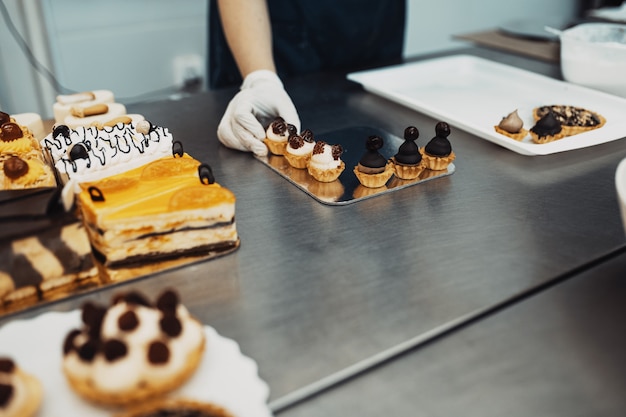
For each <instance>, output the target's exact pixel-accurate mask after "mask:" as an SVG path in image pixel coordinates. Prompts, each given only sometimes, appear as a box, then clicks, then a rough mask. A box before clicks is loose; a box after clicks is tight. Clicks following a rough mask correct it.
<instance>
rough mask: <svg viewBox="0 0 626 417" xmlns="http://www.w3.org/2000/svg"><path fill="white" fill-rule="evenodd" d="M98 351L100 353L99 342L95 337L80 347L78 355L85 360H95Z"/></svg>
mask: <svg viewBox="0 0 626 417" xmlns="http://www.w3.org/2000/svg"><path fill="white" fill-rule="evenodd" d="M96 353H98V343H97V342H96V341H95V340H93V339H89V340H87V341H86V342H85V343H83V345H82V346H80V347H79V348H78V357H80V358H81V359H82V360H83V361H85V362H91V361H93V358H94V357H95V356H96Z"/></svg>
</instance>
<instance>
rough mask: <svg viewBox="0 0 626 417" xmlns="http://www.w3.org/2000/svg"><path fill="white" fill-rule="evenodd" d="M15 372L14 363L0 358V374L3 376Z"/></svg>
mask: <svg viewBox="0 0 626 417" xmlns="http://www.w3.org/2000/svg"><path fill="white" fill-rule="evenodd" d="M14 371H15V362H13V361H12V360H11V359H9V358H0V372H1V373H3V374H12V373H13V372H14Z"/></svg>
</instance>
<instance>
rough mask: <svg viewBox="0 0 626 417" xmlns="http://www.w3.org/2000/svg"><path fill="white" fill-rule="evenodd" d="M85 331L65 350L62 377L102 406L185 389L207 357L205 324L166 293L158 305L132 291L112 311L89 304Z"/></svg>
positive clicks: (77, 332)
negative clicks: (204, 355) (179, 388)
mask: <svg viewBox="0 0 626 417" xmlns="http://www.w3.org/2000/svg"><path fill="white" fill-rule="evenodd" d="M82 322H83V327H82V328H81V329H76V330H72V331H71V332H70V333H69V334H68V335H67V336H66V338H65V342H64V345H63V373H64V374H65V376H66V378H67V381H68V382H69V384H70V386H71V387H72V389H73V390H74V391H75V392H76V393H78V394H79V395H80V396H82V397H83V398H85V399H87V400H89V401H92V402H94V403H98V404H102V405H112V406H120V405H128V404H132V403H136V402H138V401H142V400H146V399H150V398H154V397H157V396H159V395H162V394H165V393H167V392H170V391H172V390H174V389H176V388H178V387H179V386H181V385H183V384H184V383H185V382H186V381H187V380H188V379H189V378H190V377H191V375H192V374H193V373H194V371H195V370H196V368H197V367H198V365H199V364H200V361H201V359H202V356H203V353H204V345H205V335H204V330H203V326H202V324H201V323H200V322H199V321H198V320H197V319H195V318H194V317H192V316H191V314H190V313H189V311H188V310H187V308H186V307H184V306H183V305H182V304H181V303H180V301H179V299H178V295H177V293H176V292H174V291H173V290H167V291H165V292H163V293H162V294H161V295H160V296H159V297H158V299H157V300H156V302H155V303H154V304H151V303H150V302H149V301H148V300H147V299H146V298H145V297H144V296H143V295H142V294H140V293H137V292H128V293H124V294H120V295H118V296H116V297H115V298H114V299H113V302H112V304H111V306H109V307H108V308H105V307H101V306H98V305H95V304H92V303H87V304H85V305H84V306H83V309H82Z"/></svg>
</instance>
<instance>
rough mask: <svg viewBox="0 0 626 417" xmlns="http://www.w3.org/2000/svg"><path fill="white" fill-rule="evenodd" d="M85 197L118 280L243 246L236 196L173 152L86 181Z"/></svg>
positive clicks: (97, 245) (97, 248) (111, 274)
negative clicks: (239, 230)
mask: <svg viewBox="0 0 626 417" xmlns="http://www.w3.org/2000/svg"><path fill="white" fill-rule="evenodd" d="M81 188H82V191H81V192H80V194H79V195H78V203H79V207H80V209H81V212H82V215H83V218H84V222H85V225H86V228H87V231H88V234H89V237H90V240H91V242H92V245H93V251H94V253H95V256H96V259H97V261H98V262H99V264H100V266H101V269H102V272H103V275H104V276H105V277H106V278H107V279H108V280H111V281H118V280H124V279H128V278H133V277H136V276H139V275H144V274H147V273H151V272H155V271H158V270H162V269H168V268H171V267H174V266H178V265H181V264H185V263H189V262H193V261H196V260H201V259H206V258H211V257H215V256H217V255H219V254H223V253H226V252H229V251H232V250H234V249H236V248H237V247H238V246H239V238H238V235H237V229H236V225H235V195H234V194H233V193H232V192H231V191H230V190H228V189H226V188H224V187H221V186H220V185H219V184H217V183H215V180H214V178H213V174H212V172H211V169H210V167H208V165H205V164H201V163H200V162H199V161H197V160H196V159H194V158H192V157H190V156H189V155H187V154H183V155H182V156H178V154H176V155H172V156H167V157H164V158H161V159H158V160H156V161H153V162H151V163H149V164H147V165H144V166H141V167H138V168H134V169H132V170H129V171H126V172H124V173H121V174H117V175H113V176H110V177H107V178H103V179H101V180H99V181H95V182H88V183H82V184H81Z"/></svg>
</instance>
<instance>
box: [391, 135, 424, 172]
mask: <svg viewBox="0 0 626 417" xmlns="http://www.w3.org/2000/svg"><path fill="white" fill-rule="evenodd" d="M419 135H420V133H419V130H418V129H417V128H416V127H415V126H409V127H407V128H406V129H404V143H402V144H401V145H400V147H399V148H398V153H397V154H395V155H394V159H395V160H396V162H398V163H400V164H404V165H417V164H419V163H420V162H421V161H422V154H421V153H420V152H419V147H418V146H417V144H416V143H415V141H416V140H417V138H419Z"/></svg>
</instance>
